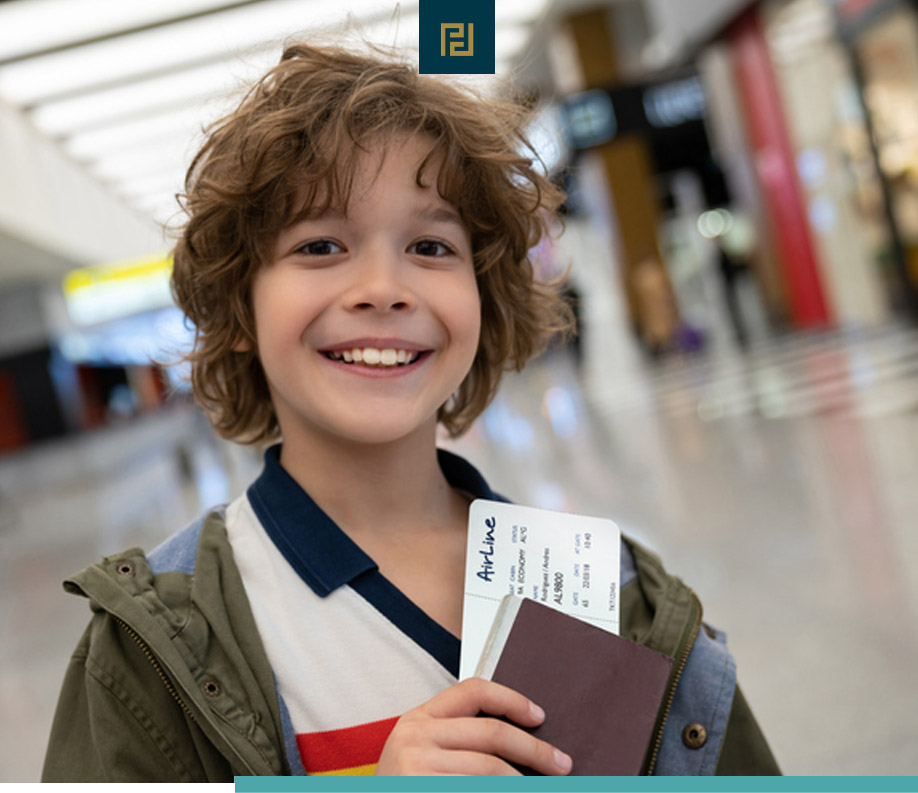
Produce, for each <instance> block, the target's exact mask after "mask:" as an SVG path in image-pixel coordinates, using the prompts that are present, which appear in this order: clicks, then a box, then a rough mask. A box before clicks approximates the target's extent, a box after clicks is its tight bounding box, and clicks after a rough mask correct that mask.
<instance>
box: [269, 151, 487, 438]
mask: <svg viewBox="0 0 918 793" xmlns="http://www.w3.org/2000/svg"><path fill="white" fill-rule="evenodd" d="M430 146H431V144H430V142H429V141H427V140H426V139H424V138H420V137H412V138H408V139H406V140H403V141H400V142H398V141H397V142H393V143H391V144H390V145H388V146H386V147H385V148H383V147H382V146H377V147H373V148H371V150H370V151H369V152H368V153H366V154H362V155H361V157H362V161H361V162H360V163H359V167H358V169H357V172H356V175H355V181H354V183H353V187H352V190H351V195H350V201H349V203H348V206H347V208H346V213H345V212H342V211H341V210H334V209H332V210H329V211H327V212H325V213H324V214H321V215H317V216H310V217H307V218H306V219H305V220H302V221H299V222H296V223H295V224H294V225H292V226H290V227H289V228H287V229H285V230H284V231H282V232H281V233H280V236H279V237H278V239H277V241H276V244H275V247H274V259H273V261H272V262H270V263H269V264H267V265H266V266H264V267H262V268H261V269H260V270H259V271H258V272H257V273H256V275H255V278H254V281H253V286H252V303H253V308H254V314H255V329H256V338H257V348H258V357H259V359H260V361H261V364H262V367H263V368H264V372H265V376H266V378H267V382H268V387H269V389H270V392H271V398H272V401H273V404H274V408H275V411H276V413H277V419H278V423H279V424H280V428H281V433H282V434H283V437H284V442H285V444H290V443H300V444H309V443H313V442H315V441H325V442H327V441H329V440H332V441H334V440H338V441H340V442H351V443H366V444H379V443H387V442H392V441H396V440H400V439H402V438H405V437H407V436H411V435H413V434H414V433H419V432H420V433H429V435H430V438H431V441H432V440H433V437H434V429H435V427H436V415H437V410H438V409H439V407H440V406H441V405H442V404H443V403H444V402H446V400H447V399H448V398H449V396H450V395H451V394H452V393H453V391H454V390H455V389H456V388H457V387H458V386H459V384H460V383H461V382H462V380H463V379H464V378H465V376H466V374H467V373H468V371H469V369H470V367H471V365H472V361H473V360H474V358H475V354H476V351H477V349H478V338H479V332H480V324H481V319H480V305H479V297H478V287H477V284H476V280H475V272H474V268H473V263H472V249H471V242H470V239H469V234H468V231H467V229H466V227H465V225H464V224H463V223H462V221H461V219H460V217H459V214H458V212H457V210H456V209H455V208H454V207H453V206H452V205H451V204H449V203H448V202H446V201H445V200H444V199H443V198H441V197H440V196H439V194H438V193H437V189H436V176H437V169H436V168H435V167H429V168H427V169H426V172H425V174H424V176H425V178H424V185H425V186H423V187H422V186H419V185H418V184H417V181H416V175H417V172H418V168H419V166H420V164H421V162H422V160H423V159H424V157H425V155H426V154H427V153H428V151H429V150H430ZM304 448H305V447H304Z"/></svg>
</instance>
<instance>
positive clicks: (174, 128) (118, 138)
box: [64, 102, 229, 160]
mask: <svg viewBox="0 0 918 793" xmlns="http://www.w3.org/2000/svg"><path fill="white" fill-rule="evenodd" d="M228 109H229V108H228V107H227V106H225V105H220V104H218V103H216V102H215V103H213V104H209V105H207V106H206V107H204V108H203V110H202V108H198V107H191V108H188V109H186V110H182V111H180V112H177V113H176V112H165V113H157V114H155V115H151V116H148V117H147V118H142V119H137V120H135V121H127V122H124V123H120V124H113V125H112V126H110V127H104V128H102V129H97V130H93V131H91V132H83V133H80V134H77V135H74V136H73V137H72V138H68V139H67V140H65V141H64V148H65V149H66V151H67V152H68V153H69V154H70V155H71V156H72V157H74V158H75V159H77V160H92V159H96V158H98V157H100V156H101V155H104V154H105V153H107V152H111V151H115V150H118V149H126V148H130V147H133V146H141V145H143V144H144V143H146V142H148V141H157V140H161V139H162V138H164V137H181V138H184V139H185V140H187V141H194V140H200V139H201V127H202V126H203V125H206V124H208V123H210V122H211V121H214V120H216V119H217V118H219V117H220V115H221V114H222V113H223V112H225V111H226V110H228Z"/></svg>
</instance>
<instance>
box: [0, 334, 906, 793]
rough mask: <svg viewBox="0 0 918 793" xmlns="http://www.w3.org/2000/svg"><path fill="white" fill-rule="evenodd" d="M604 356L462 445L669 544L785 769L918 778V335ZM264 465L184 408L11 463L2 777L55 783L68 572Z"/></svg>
mask: <svg viewBox="0 0 918 793" xmlns="http://www.w3.org/2000/svg"><path fill="white" fill-rule="evenodd" d="M601 348H602V345H597V344H596V343H595V342H594V345H593V347H592V348H591V350H588V355H587V364H586V366H585V367H584V368H583V369H578V368H577V367H576V366H575V365H574V364H573V362H572V360H571V359H570V358H569V357H568V356H566V355H564V354H561V353H555V354H553V355H551V356H549V357H548V358H546V359H545V360H544V361H543V362H542V363H540V364H539V365H536V366H533V367H531V368H530V369H529V370H528V371H527V372H526V373H524V374H523V375H521V376H513V377H508V378H507V380H506V382H505V384H504V388H503V389H502V391H501V394H500V397H499V398H498V400H497V401H496V402H495V403H494V404H493V405H492V407H491V408H490V409H489V411H488V413H487V414H486V415H485V416H484V418H483V419H482V420H481V421H480V422H479V423H478V424H476V426H475V427H474V428H473V430H472V431H471V432H470V433H469V434H468V435H467V436H466V437H465V438H463V439H461V440H460V441H458V442H449V443H448V445H449V446H452V447H453V448H458V449H459V450H460V451H462V452H463V453H464V454H466V455H467V456H469V457H470V458H471V459H472V460H473V461H474V462H475V463H476V464H478V465H479V467H480V468H481V469H482V470H483V471H484V473H485V474H486V476H488V478H489V479H490V481H491V483H492V484H493V485H494V486H495V487H496V488H497V489H498V490H501V491H502V492H504V493H505V494H506V495H508V496H510V497H512V498H513V499H515V500H517V501H519V502H524V503H529V504H533V505H535V506H543V507H547V508H552V509H562V510H571V511H577V512H583V513H586V514H595V515H603V516H607V517H612V518H613V519H615V520H617V521H618V522H619V523H620V524H621V526H622V528H623V529H624V530H626V531H629V532H631V533H632V534H633V535H634V536H636V537H637V538H638V539H640V540H642V541H643V542H645V543H646V544H649V545H651V546H652V547H654V548H655V549H657V550H658V551H659V552H660V553H661V554H662V555H663V557H664V559H665V560H666V562H667V565H668V566H669V567H670V569H671V570H672V571H674V572H676V573H678V574H679V575H681V576H682V577H683V578H684V579H685V580H686V581H687V582H688V583H689V584H690V585H691V586H692V587H693V588H694V589H695V590H696V591H697V592H698V594H699V595H700V597H701V599H702V602H703V603H704V604H705V610H706V619H707V620H708V621H709V622H711V623H713V624H715V625H717V626H718V627H720V628H723V629H724V630H726V631H727V633H728V635H729V640H730V645H731V647H732V649H733V651H734V654H735V655H736V657H737V660H738V664H739V671H740V679H741V682H742V685H743V687H744V689H745V691H746V694H747V698H748V699H749V700H750V702H751V703H752V705H753V708H754V710H755V712H756V714H757V715H758V717H759V721H760V722H761V724H762V726H763V728H764V730H765V732H766V735H767V736H768V738H769V740H770V741H771V743H772V746H773V748H774V750H775V753H776V755H777V757H778V759H779V762H780V763H781V765H782V767H783V769H784V771H785V772H786V773H794V774H916V773H918V759H916V757H915V753H914V751H913V749H914V746H915V745H916V744H918V714H916V708H915V704H914V703H915V702H916V701H918V663H916V659H918V520H916V513H918V488H916V484H918V334H916V332H915V331H914V330H910V329H908V328H904V327H889V328H884V329H879V330H874V331H871V332H864V333H849V334H842V333H835V334H815V335H807V336H796V337H793V338H789V339H786V340H784V341H781V342H772V343H770V344H767V345H764V346H759V347H756V348H755V349H753V350H752V351H750V352H749V353H747V354H743V355H740V354H739V353H738V352H735V351H732V350H730V349H725V350H722V351H720V352H718V353H717V354H712V355H711V356H709V357H700V358H697V359H694V360H686V361H671V362H666V363H664V364H663V365H660V366H651V365H648V364H646V363H643V362H642V361H641V360H640V359H639V357H637V356H635V355H630V356H623V357H622V356H618V357H617V358H616V361H617V363H616V366H615V367H614V368H613V367H611V366H609V365H608V363H607V362H604V359H603V354H602V349H601ZM623 362H624V363H623ZM179 448H184V449H185V450H186V454H185V455H184V456H182V455H180V453H179V452H178V451H177V450H178V449H179ZM257 467H258V460H257V458H256V457H254V456H252V455H250V454H248V453H246V452H244V451H241V450H234V449H232V448H231V447H229V446H227V445H225V444H222V443H215V442H214V441H212V440H211V436H210V434H209V432H208V431H207V430H206V428H205V427H203V426H202V423H201V421H200V420H199V418H198V417H197V416H196V414H194V413H193V412H191V411H190V410H188V409H183V408H177V409H175V410H173V411H171V412H167V413H164V414H162V415H159V416H155V417H150V418H147V419H145V420H144V421H141V422H135V423H134V424H131V425H127V426H123V427H120V428H111V429H110V430H107V431H106V432H104V433H100V434H97V435H93V436H85V437H83V438H81V439H78V440H77V441H71V442H69V443H66V444H57V445H52V446H45V447H40V448H36V449H33V450H31V451H30V452H29V453H28V454H27V455H20V456H17V457H6V458H0V604H2V605H0V630H2V635H3V636H4V641H3V643H2V646H0V712H2V713H3V714H4V719H3V724H4V727H3V740H2V741H0V781H10V780H34V779H36V778H37V775H38V773H39V769H40V764H41V758H42V756H43V754H44V749H45V740H46V734H47V730H48V727H49V723H50V718H51V714H52V711H53V707H54V702H55V699H56V696H57V688H58V686H59V682H60V679H61V676H62V674H63V670H64V667H65V665H66V662H67V657H68V655H69V652H70V651H71V649H72V647H73V645H74V643H75V642H76V640H77V638H78V636H79V634H80V632H81V631H82V628H83V625H84V624H85V620H86V617H87V611H86V604H85V603H84V602H79V601H77V600H76V599H75V598H72V597H69V596H65V595H64V594H63V593H62V591H61V589H60V584H59V582H60V580H61V579H63V578H64V577H65V576H66V575H67V574H68V573H70V572H73V571H75V570H77V569H79V568H81V567H82V566H84V565H86V564H88V563H89V562H92V561H94V560H95V559H96V558H97V557H99V556H100V555H102V554H107V553H113V552H116V551H118V550H121V549H123V548H125V547H127V546H130V545H135V544H136V545H142V546H146V547H151V546H152V545H154V544H155V543H157V542H158V541H159V540H160V539H162V537H163V536H164V535H165V534H166V533H167V532H168V531H170V530H172V529H173V528H175V527H177V526H179V525H181V524H182V523H183V522H184V521H185V520H186V519H188V518H189V517H190V516H192V515H194V514H195V513H197V512H198V510H199V509H200V508H201V505H202V504H209V503H215V502H219V501H223V500H226V499H227V498H228V497H229V495H230V494H232V493H235V492H238V491H239V490H240V489H241V488H242V486H243V485H244V483H245V482H246V481H248V479H249V478H250V477H251V476H252V475H253V474H254V472H255V471H256V470H257ZM13 725H15V728H13Z"/></svg>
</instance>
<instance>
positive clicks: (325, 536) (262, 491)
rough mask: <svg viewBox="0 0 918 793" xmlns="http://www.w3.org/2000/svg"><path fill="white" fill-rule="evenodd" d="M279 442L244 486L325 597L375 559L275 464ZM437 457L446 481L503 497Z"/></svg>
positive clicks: (477, 494)
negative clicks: (256, 477) (251, 480)
mask: <svg viewBox="0 0 918 793" xmlns="http://www.w3.org/2000/svg"><path fill="white" fill-rule="evenodd" d="M280 448H281V447H280V444H277V445H275V446H272V447H271V448H269V449H268V450H267V451H266V452H265V467H264V470H263V471H262V473H261V475H260V476H259V477H258V479H256V480H255V481H254V482H253V483H252V484H251V486H250V487H249V489H248V496H249V502H250V503H251V504H252V508H253V509H254V510H255V514H256V515H257V516H258V519H259V521H261V525H262V526H264V529H265V531H266V532H267V533H268V536H269V537H270V538H271V540H272V541H273V542H274V544H275V545H276V546H277V548H278V550H279V551H280V552H281V553H282V554H283V555H284V558H285V559H286V560H287V561H288V562H289V563H290V565H291V566H292V567H293V568H294V570H296V572H297V573H298V574H299V575H300V577H301V578H302V579H303V580H304V581H305V582H306V583H307V584H309V586H310V587H311V588H312V590H313V591H314V592H315V593H316V594H317V595H319V597H325V596H326V595H328V594H329V593H331V592H333V591H334V590H335V589H337V588H338V587H340V586H344V585H345V584H348V583H350V582H351V581H353V580H354V579H355V578H357V577H358V576H360V575H362V574H363V573H367V572H369V571H374V570H377V569H378V567H377V565H376V563H375V562H374V561H373V560H372V559H371V558H370V557H369V556H367V554H365V553H364V552H363V551H362V550H361V549H360V548H359V546H358V545H357V544H356V543H355V542H354V541H353V540H351V538H350V537H348V536H347V535H346V534H345V533H344V532H343V531H342V530H341V529H340V528H339V527H338V525H337V524H336V523H335V522H334V521H333V520H332V519H331V518H330V517H328V515H326V514H325V513H324V512H323V511H322V509H321V508H320V507H319V506H318V504H316V502H315V501H313V500H312V499H311V498H310V497H309V494H308V493H307V492H306V491H305V490H303V488H302V487H300V486H299V485H298V484H297V483H296V481H295V480H294V479H293V477H292V476H290V474H288V473H287V472H286V471H285V470H284V469H283V467H282V466H281V464H280ZM437 461H438V462H439V464H440V468H441V470H442V471H443V474H444V476H445V477H446V480H447V482H449V484H450V485H451V486H452V487H454V488H456V489H458V490H463V491H465V492H466V493H468V494H469V495H471V496H472V497H473V498H487V499H491V500H495V501H506V499H505V498H504V497H503V496H500V495H499V494H497V493H495V492H494V491H493V490H491V488H490V487H489V486H488V483H487V482H486V481H485V480H484V477H482V475H481V474H480V473H478V471H477V470H476V469H475V467H474V466H472V465H471V464H470V463H468V462H466V461H465V460H463V459H462V458H461V457H458V456H457V455H455V454H451V453H450V452H447V451H444V450H443V449H437Z"/></svg>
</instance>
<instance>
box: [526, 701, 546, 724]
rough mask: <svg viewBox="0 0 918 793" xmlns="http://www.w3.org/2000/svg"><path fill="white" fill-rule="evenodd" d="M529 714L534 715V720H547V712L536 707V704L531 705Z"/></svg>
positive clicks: (531, 703)
mask: <svg viewBox="0 0 918 793" xmlns="http://www.w3.org/2000/svg"><path fill="white" fill-rule="evenodd" d="M529 712H530V713H531V714H532V718H534V719H538V720H539V721H541V720H542V719H544V718H545V711H544V710H542V708H540V707H539V706H538V705H536V704H535V702H530V703H529Z"/></svg>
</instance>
